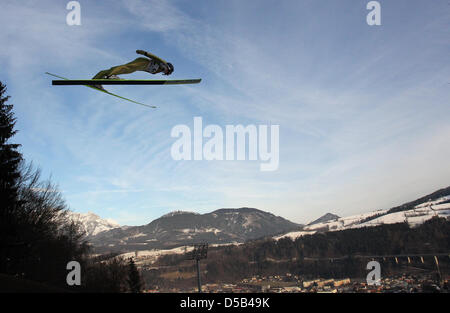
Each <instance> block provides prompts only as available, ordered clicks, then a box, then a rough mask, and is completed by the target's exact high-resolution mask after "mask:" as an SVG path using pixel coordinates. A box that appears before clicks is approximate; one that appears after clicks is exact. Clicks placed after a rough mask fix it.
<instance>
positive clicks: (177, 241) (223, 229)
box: [88, 208, 302, 253]
mask: <svg viewBox="0 0 450 313" xmlns="http://www.w3.org/2000/svg"><path fill="white" fill-rule="evenodd" d="M301 227H302V225H300V224H296V223H293V222H290V221H288V220H287V219H284V218H282V217H280V216H275V215H273V214H272V213H268V212H265V211H261V210H258V209H254V208H238V209H219V210H216V211H213V212H211V213H206V214H198V213H192V212H183V211H176V212H172V213H169V214H166V215H164V216H161V217H160V218H158V219H156V220H154V221H152V222H150V223H149V224H147V225H143V226H128V227H114V228H111V229H109V230H106V231H103V232H100V233H96V234H93V235H91V236H89V237H88V241H89V242H90V243H91V244H92V245H93V246H94V248H95V250H96V252H99V253H101V252H106V251H122V252H123V251H139V250H150V249H170V248H174V247H178V246H182V245H191V244H192V243H198V242H208V243H216V244H223V243H242V242H245V241H247V240H251V239H257V238H261V237H267V236H274V235H276V234H283V233H286V232H290V231H294V230H300V229H301Z"/></svg>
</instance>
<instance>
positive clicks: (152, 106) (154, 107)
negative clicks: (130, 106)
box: [45, 72, 156, 109]
mask: <svg viewBox="0 0 450 313" xmlns="http://www.w3.org/2000/svg"><path fill="white" fill-rule="evenodd" d="M45 74H47V75H50V76H53V77H56V78H60V79H62V81H71V80H70V79H68V78H65V77H62V76H58V75H55V74H52V73H49V72H45ZM94 81H95V82H97V80H94ZM53 82H54V81H53ZM90 82H91V83H92V82H93V80H90ZM96 84H98V83H96ZM53 85H55V84H53ZM56 85H57V84H56ZM60 85H63V84H60ZM78 85H83V86H86V87H89V88H92V89H95V90H98V91H101V92H104V93H106V94H108V95H111V96H114V97H117V98H120V99H123V100H126V101H129V102H132V103H135V104H140V105H143V106H146V107H149V108H152V109H156V106H154V105H148V104H145V103H141V102H137V101H134V100H131V99H128V98H125V97H122V96H119V95H116V94H115V93H112V92H109V91H106V90H102V89H99V88H97V87H94V86H91V85H89V84H78Z"/></svg>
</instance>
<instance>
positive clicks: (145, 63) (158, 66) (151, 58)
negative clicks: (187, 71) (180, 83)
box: [92, 50, 174, 90]
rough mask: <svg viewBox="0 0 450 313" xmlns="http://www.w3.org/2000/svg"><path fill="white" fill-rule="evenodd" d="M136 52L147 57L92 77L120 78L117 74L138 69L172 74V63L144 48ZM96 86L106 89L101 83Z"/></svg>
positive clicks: (152, 72)
mask: <svg viewBox="0 0 450 313" xmlns="http://www.w3.org/2000/svg"><path fill="white" fill-rule="evenodd" d="M136 53H137V54H141V55H144V56H146V58H143V57H139V58H137V59H135V60H134V61H131V62H129V63H127V64H123V65H118V66H113V67H111V68H110V69H109V70H103V71H100V72H98V73H97V75H95V76H94V77H93V78H92V79H120V78H119V77H118V76H117V75H122V74H131V73H134V72H136V71H143V72H147V73H150V74H158V73H161V72H162V73H163V74H164V75H170V74H172V72H173V70H174V68H173V65H172V64H171V63H169V62H166V61H164V60H163V59H161V58H159V57H157V56H156V55H154V54H151V53H149V52H147V51H144V50H136ZM95 87H97V88H99V89H102V90H104V88H103V86H101V85H95Z"/></svg>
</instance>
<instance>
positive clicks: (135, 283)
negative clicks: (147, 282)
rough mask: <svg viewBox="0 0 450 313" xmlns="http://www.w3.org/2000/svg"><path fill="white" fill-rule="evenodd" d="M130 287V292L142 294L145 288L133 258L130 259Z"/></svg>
mask: <svg viewBox="0 0 450 313" xmlns="http://www.w3.org/2000/svg"><path fill="white" fill-rule="evenodd" d="M128 286H129V287H130V291H131V292H134V293H139V292H141V291H142V288H143V282H142V278H141V275H140V274H139V271H138V269H137V267H136V264H135V263H134V260H133V258H130V259H129V261H128Z"/></svg>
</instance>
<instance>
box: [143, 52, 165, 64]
mask: <svg viewBox="0 0 450 313" xmlns="http://www.w3.org/2000/svg"><path fill="white" fill-rule="evenodd" d="M136 53H137V54H142V55H145V56H146V57H147V58H150V59H153V60H156V61H157V62H159V63H163V64H164V65H166V66H167V62H166V61H164V60H163V59H161V58H160V57H157V56H156V55H154V54H151V53H150V52H147V51H144V50H136Z"/></svg>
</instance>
